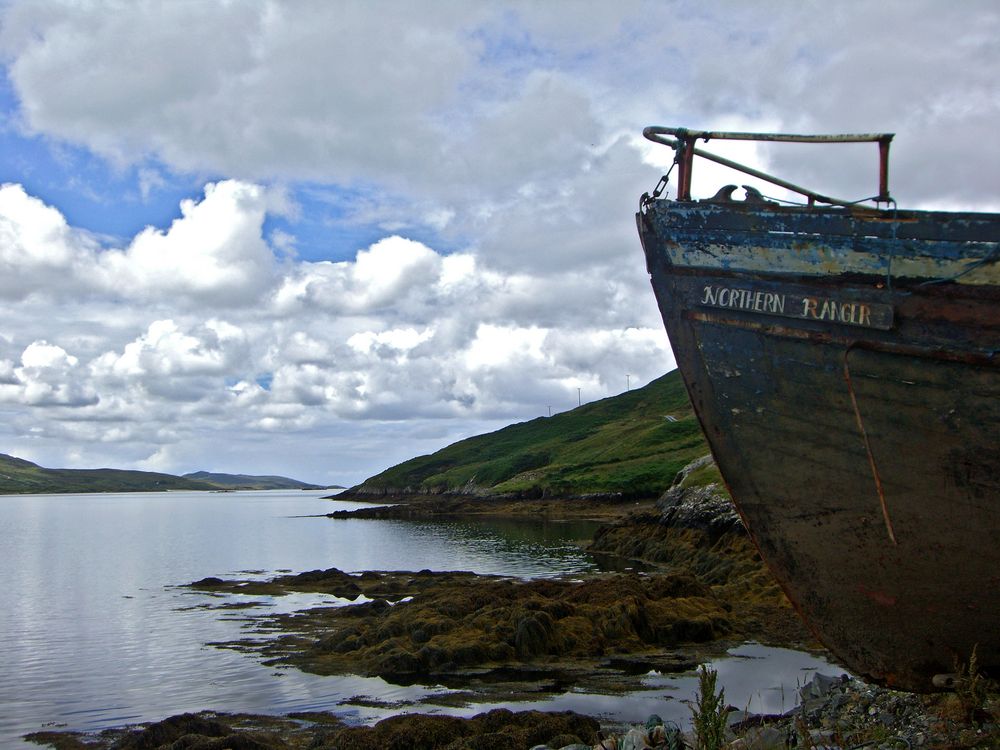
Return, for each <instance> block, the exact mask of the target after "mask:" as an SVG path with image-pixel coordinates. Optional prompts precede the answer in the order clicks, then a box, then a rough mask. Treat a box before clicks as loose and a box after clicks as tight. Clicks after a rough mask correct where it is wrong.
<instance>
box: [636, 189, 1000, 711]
mask: <svg viewBox="0 0 1000 750" xmlns="http://www.w3.org/2000/svg"><path fill="white" fill-rule="evenodd" d="M637 221H638V225H639V232H640V235H641V238H642V243H643V248H644V250H645V254H646V262H647V268H648V270H649V273H650V276H651V281H652V285H653V289H654V291H655V293H656V298H657V301H658V303H659V306H660V311H661V313H662V316H663V321H664V324H665V326H666V329H667V332H668V335H669V338H670V341H671V344H672V346H673V349H674V353H675V356H676V359H677V363H678V366H679V368H680V370H681V373H682V375H683V377H684V380H685V383H686V385H687V388H688V391H689V394H690V396H691V401H692V404H693V406H694V409H695V411H696V413H697V414H698V417H699V419H700V420H701V424H702V428H703V429H704V431H705V434H706V436H707V438H708V441H709V444H710V445H711V448H712V452H713V454H714V455H715V458H716V461H717V462H718V465H719V467H720V470H721V471H722V474H723V476H724V477H725V479H726V482H727V484H728V485H729V488H730V491H731V494H732V496H733V498H734V501H735V502H736V505H737V507H738V510H739V512H740V514H741V515H742V517H743V519H744V522H745V524H746V526H747V528H748V530H749V532H750V534H751V536H752V537H753V539H754V540H755V542H756V544H757V546H758V548H759V550H760V552H761V555H762V556H763V558H764V560H765V561H766V562H767V563H768V564H769V566H770V567H771V569H772V571H773V573H774V575H775V576H776V578H777V579H778V581H779V582H780V583H781V585H782V586H783V587H784V589H785V591H786V593H787V594H788V596H789V598H790V599H791V601H792V602H793V603H794V605H795V606H796V607H797V609H798V610H799V612H800V614H801V615H802V617H803V618H804V619H805V621H806V622H807V624H808V625H809V626H810V627H811V628H812V630H813V631H814V632H815V634H816V635H817V637H818V638H819V640H820V641H821V642H822V643H824V644H825V645H826V646H827V647H828V648H829V649H830V650H831V651H832V652H833V653H834V654H835V655H836V656H837V657H838V658H839V659H841V660H842V661H843V663H844V664H845V665H846V666H847V667H848V668H850V669H851V670H853V671H855V672H857V673H859V674H862V675H865V676H867V677H869V678H871V679H874V680H876V681H878V682H881V683H884V684H889V685H892V686H896V687H900V688H904V689H911V690H918V691H926V690H930V689H931V679H932V677H933V676H934V675H936V674H942V673H949V672H953V671H954V668H955V664H956V661H958V662H966V661H968V659H969V657H970V655H971V653H972V651H973V649H974V648H975V649H976V653H977V658H978V661H979V664H980V666H981V667H982V668H985V669H987V670H992V671H998V670H1000V545H998V538H1000V357H998V356H997V355H996V350H997V348H998V345H1000V250H998V246H997V242H996V239H997V238H998V237H1000V216H997V215H984V214H955V213H930V212H903V211H899V212H895V211H881V212H880V211H875V210H871V209H867V210H863V209H850V208H829V209H815V208H809V209H806V208H785V207H777V206H775V205H773V204H763V205H762V204H752V203H749V202H747V203H741V202H735V201H726V202H723V203H712V202H692V201H668V200H654V201H651V202H649V203H648V204H647V205H646V206H645V207H644V209H643V211H642V212H641V213H640V214H639V215H637Z"/></svg>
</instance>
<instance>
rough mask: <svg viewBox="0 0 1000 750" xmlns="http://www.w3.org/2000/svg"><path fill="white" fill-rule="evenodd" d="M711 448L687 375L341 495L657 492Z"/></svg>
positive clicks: (516, 429) (498, 435)
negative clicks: (697, 415)
mask: <svg viewBox="0 0 1000 750" xmlns="http://www.w3.org/2000/svg"><path fill="white" fill-rule="evenodd" d="M706 453H708V446H707V444H706V442H705V438H704V437H703V435H702V433H701V428H700V426H699V425H698V420H697V419H696V418H695V416H694V413H693V411H692V409H691V404H690V402H689V401H688V395H687V391H686V390H685V388H684V383H683V382H682V381H681V378H680V374H679V373H678V372H677V371H676V370H674V371H673V372H670V373H667V374H666V375H664V376H663V377H660V378H657V379H656V380H654V381H653V382H651V383H649V384H648V385H646V386H644V387H642V388H637V389H635V390H632V391H628V392H626V393H622V394H620V395H618V396H612V397H611V398H606V399H602V400H601V401H594V402H592V403H589V404H584V405H583V406H580V407H578V408H576V409H573V410H571V411H567V412H563V413H561V414H555V415H553V416H551V417H539V418H538V419H533V420H531V421H530V422H521V423H519V424H514V425H510V426H509V427H505V428H503V429H502V430H498V431H496V432H491V433H488V434H486V435H477V436H476V437H471V438H468V439H467V440H462V441H460V442H457V443H453V444H452V445H449V446H447V447H446V448H442V449H441V450H439V451H437V452H436V453H432V454H431V455H429V456H419V457H417V458H413V459H410V460H409V461H404V462H403V463H401V464H398V465H396V466H393V467H392V468H390V469H387V470H386V471H383V472H382V473H381V474H377V475H376V476H373V477H371V478H369V479H366V480H365V481H364V482H362V483H361V484H360V485H358V486H356V487H352V488H351V489H349V490H347V492H346V493H345V494H344V496H343V497H349V496H352V495H353V496H365V495H376V496H379V495H381V496H385V495H410V494H438V493H461V494H471V495H494V496H495V495H507V496H512V497H542V496H550V497H578V496H580V495H609V496H617V497H621V498H623V499H625V498H652V497H658V496H659V495H660V494H662V493H663V492H664V491H665V490H666V489H667V488H668V487H670V484H671V482H672V481H673V480H674V477H675V476H676V475H677V473H678V472H679V471H680V470H681V469H683V468H684V467H685V466H687V465H688V463H690V462H691V461H692V460H693V459H695V458H697V457H699V456H703V455H705V454H706Z"/></svg>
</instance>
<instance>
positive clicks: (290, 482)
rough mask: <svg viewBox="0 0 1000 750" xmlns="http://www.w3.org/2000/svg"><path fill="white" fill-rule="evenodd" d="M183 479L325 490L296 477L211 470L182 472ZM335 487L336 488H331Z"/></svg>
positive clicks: (220, 484)
mask: <svg viewBox="0 0 1000 750" xmlns="http://www.w3.org/2000/svg"><path fill="white" fill-rule="evenodd" d="M184 479H192V480H195V481H198V482H209V483H210V484H213V485H216V486H218V487H223V488H225V489H232V490H325V489H329V488H327V487H321V486H320V485H317V484H309V483H307V482H300V481H299V480H298V479H289V478H288V477H275V476H253V475H250V474H219V473H217V472H212V471H195V472H192V473H190V474H184ZM333 489H337V488H333Z"/></svg>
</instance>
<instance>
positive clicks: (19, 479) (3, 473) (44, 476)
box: [0, 453, 217, 495]
mask: <svg viewBox="0 0 1000 750" xmlns="http://www.w3.org/2000/svg"><path fill="white" fill-rule="evenodd" d="M211 489H217V487H216V486H215V485H212V484H209V483H208V482H198V481H195V480H192V479H184V478H183V477H175V476H173V475H171V474H158V473H156V472H152V471H125V470H121V469H44V468H42V467H41V466H39V465H38V464H33V463H31V462H30V461H25V460H24V459H21V458H14V457H13V456H8V455H5V454H3V453H0V494H7V495H12V494H20V493H29V492H32V493H39V492H152V491H158V490H211Z"/></svg>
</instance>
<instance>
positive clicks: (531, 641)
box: [240, 571, 732, 678]
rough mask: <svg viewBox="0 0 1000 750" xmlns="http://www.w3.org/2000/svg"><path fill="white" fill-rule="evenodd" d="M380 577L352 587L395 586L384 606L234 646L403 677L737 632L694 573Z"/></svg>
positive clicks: (284, 624) (328, 614) (314, 620)
mask: <svg viewBox="0 0 1000 750" xmlns="http://www.w3.org/2000/svg"><path fill="white" fill-rule="evenodd" d="M379 575H380V576H381V578H382V579H384V580H380V579H379V578H377V577H376V578H370V579H369V580H367V581H359V583H360V585H361V586H362V587H363V588H365V589H366V592H365V593H366V595H368V596H371V594H372V593H373V592H375V591H378V590H387V589H395V588H396V587H397V584H399V583H400V582H401V581H402V582H403V584H405V585H402V589H401V590H400V591H398V592H397V594H396V595H397V596H398V597H399V598H397V599H396V600H395V603H394V604H392V605H391V606H390V605H389V604H388V603H387V602H385V601H384V600H375V601H372V602H366V603H360V604H354V605H349V606H341V607H318V608H313V609H310V610H307V611H304V612H297V613H295V614H293V615H275V616H272V617H267V618H264V619H263V620H262V621H261V623H262V625H263V626H264V627H265V628H266V629H267V630H268V632H274V631H279V632H281V631H284V632H285V633H286V635H283V636H280V637H279V638H277V640H269V641H266V642H264V643H259V642H258V643H253V642H252V641H249V642H247V643H241V644H240V645H241V646H242V647H243V648H246V649H251V650H253V649H257V650H260V651H261V652H263V653H264V654H265V655H266V656H269V657H271V658H272V660H273V661H275V662H279V663H288V664H294V665H295V666H298V667H300V668H302V669H305V670H307V671H311V672H317V673H320V674H336V673H344V672H352V673H356V674H357V673H360V674H365V675H378V676H381V677H385V678H403V677H404V676H419V675H431V674H434V675H440V674H446V673H453V672H455V671H457V670H463V669H468V668H480V667H485V668H495V667H498V666H501V665H506V664H510V663H519V664H524V663H533V662H546V663H548V662H551V660H553V659H578V658H599V657H604V656H606V655H611V654H633V653H644V652H649V651H652V650H658V649H663V648H672V647H674V646H677V645H679V644H682V643H701V642H705V641H710V640H713V639H715V638H718V637H721V636H725V635H728V634H729V633H730V632H731V631H732V624H731V622H730V613H729V611H727V608H726V607H725V606H724V603H723V602H721V601H720V600H719V599H718V598H717V597H716V596H715V595H714V594H713V592H712V591H711V589H710V588H709V587H708V586H706V585H704V584H702V583H700V582H698V581H697V580H696V579H695V578H694V577H692V576H690V575H683V574H657V575H641V574H637V573H621V574H605V575H598V576H590V577H588V578H587V579H585V580H578V579H574V580H561V579H535V580H529V581H521V580H513V579H506V578H499V577H491V576H473V575H468V574H464V575H457V574H449V573H431V572H429V571H424V572H420V573H409V574H407V573H384V574H379ZM262 585H264V586H267V585H269V584H267V583H264V584H262ZM241 590H244V591H246V590H247V589H246V588H244V589H241ZM403 593H405V594H406V596H399V595H400V594H403Z"/></svg>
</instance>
